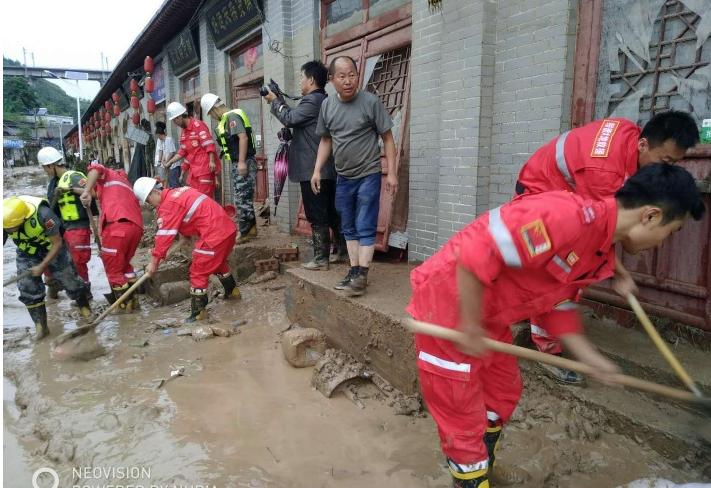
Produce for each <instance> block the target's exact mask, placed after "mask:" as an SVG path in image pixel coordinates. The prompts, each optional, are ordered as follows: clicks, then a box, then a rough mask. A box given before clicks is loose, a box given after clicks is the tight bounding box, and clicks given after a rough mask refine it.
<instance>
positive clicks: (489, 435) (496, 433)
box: [484, 420, 502, 469]
mask: <svg viewBox="0 0 711 488" xmlns="http://www.w3.org/2000/svg"><path fill="white" fill-rule="evenodd" d="M501 428H502V425H501V423H500V422H492V421H491V420H489V421H488V425H487V427H486V433H484V444H486V450H487V452H488V453H489V469H492V468H493V467H494V463H495V462H496V448H497V447H498V445H499V438H500V437H501Z"/></svg>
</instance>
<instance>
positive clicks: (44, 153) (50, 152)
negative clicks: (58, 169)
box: [37, 146, 64, 166]
mask: <svg viewBox="0 0 711 488" xmlns="http://www.w3.org/2000/svg"><path fill="white" fill-rule="evenodd" d="M37 161H39V164H40V165H41V166H49V165H50V164H57V165H59V166H63V165H64V159H63V157H62V153H60V152H59V151H57V150H56V149H55V148H53V147H52V146H45V147H43V148H42V149H40V150H39V152H38V153H37Z"/></svg>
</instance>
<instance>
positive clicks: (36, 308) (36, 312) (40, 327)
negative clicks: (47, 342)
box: [27, 302, 49, 341]
mask: <svg viewBox="0 0 711 488" xmlns="http://www.w3.org/2000/svg"><path fill="white" fill-rule="evenodd" d="M27 311H28V312H29V313H30V317H32V321H33V322H34V323H35V340H36V341H39V340H42V339H44V338H45V337H47V336H48V335H49V327H48V326H47V307H46V306H45V304H44V302H40V303H35V304H34V305H27Z"/></svg>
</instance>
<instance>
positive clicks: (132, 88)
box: [130, 78, 138, 92]
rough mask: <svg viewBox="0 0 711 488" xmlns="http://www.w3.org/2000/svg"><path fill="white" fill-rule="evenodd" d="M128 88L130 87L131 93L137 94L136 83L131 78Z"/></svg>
mask: <svg viewBox="0 0 711 488" xmlns="http://www.w3.org/2000/svg"><path fill="white" fill-rule="evenodd" d="M130 86H131V91H132V92H137V91H138V82H137V81H136V79H135V78H131V83H130Z"/></svg>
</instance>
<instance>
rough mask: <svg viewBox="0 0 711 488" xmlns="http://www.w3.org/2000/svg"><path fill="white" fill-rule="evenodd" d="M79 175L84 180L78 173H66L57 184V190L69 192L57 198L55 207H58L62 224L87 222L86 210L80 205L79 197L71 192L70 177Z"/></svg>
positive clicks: (81, 174)
mask: <svg viewBox="0 0 711 488" xmlns="http://www.w3.org/2000/svg"><path fill="white" fill-rule="evenodd" d="M75 174H79V175H80V176H81V177H82V178H86V176H85V175H84V173H82V172H80V171H66V172H65V173H64V174H63V175H62V177H61V178H60V179H59V183H57V188H61V189H63V190H70V191H65V192H62V193H61V194H60V196H59V198H57V205H59V216H60V217H61V219H62V220H63V221H64V222H75V221H77V220H87V219H88V218H89V215H88V214H87V213H86V209H85V208H84V206H83V205H82V204H81V203H80V201H79V197H78V196H77V195H76V194H74V192H73V191H71V180H72V176H74V175H75Z"/></svg>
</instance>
